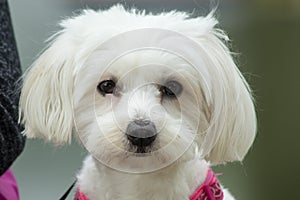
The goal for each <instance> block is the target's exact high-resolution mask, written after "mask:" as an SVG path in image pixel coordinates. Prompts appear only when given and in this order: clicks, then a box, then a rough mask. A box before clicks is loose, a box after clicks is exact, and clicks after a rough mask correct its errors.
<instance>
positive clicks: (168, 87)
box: [160, 81, 182, 97]
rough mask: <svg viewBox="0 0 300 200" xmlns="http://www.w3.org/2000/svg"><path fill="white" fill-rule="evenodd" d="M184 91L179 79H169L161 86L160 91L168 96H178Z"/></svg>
mask: <svg viewBox="0 0 300 200" xmlns="http://www.w3.org/2000/svg"><path fill="white" fill-rule="evenodd" d="M181 91H182V86H181V84H180V83H178V82H177V81H169V82H167V83H166V84H165V85H163V86H161V87H160V92H161V93H162V94H163V95H165V96H168V97H176V96H178V95H179V94H180V93H181Z"/></svg>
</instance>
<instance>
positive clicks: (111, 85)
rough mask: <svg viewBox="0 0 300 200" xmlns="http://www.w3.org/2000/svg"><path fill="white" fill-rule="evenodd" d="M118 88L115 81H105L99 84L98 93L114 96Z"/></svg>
mask: <svg viewBox="0 0 300 200" xmlns="http://www.w3.org/2000/svg"><path fill="white" fill-rule="evenodd" d="M115 87H116V83H115V82H114V81H113V80H105V81H102V82H100V83H99V84H98V86H97V89H98V91H99V92H100V93H101V94H102V95H103V96H105V95H106V94H112V93H113V92H114V89H115Z"/></svg>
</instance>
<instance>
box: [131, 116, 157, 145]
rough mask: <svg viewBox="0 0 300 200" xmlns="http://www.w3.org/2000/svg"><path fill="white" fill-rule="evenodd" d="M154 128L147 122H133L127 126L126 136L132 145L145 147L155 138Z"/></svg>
mask: <svg viewBox="0 0 300 200" xmlns="http://www.w3.org/2000/svg"><path fill="white" fill-rule="evenodd" d="M156 134H157V132H156V127H155V125H154V123H153V122H151V121H149V120H147V121H142V120H135V121H133V122H130V123H129V124H128V126H127V130H126V136H127V139H128V140H129V141H130V143H131V144H132V145H135V146H138V147H146V146H149V145H151V144H152V143H153V142H154V140H155V138H156Z"/></svg>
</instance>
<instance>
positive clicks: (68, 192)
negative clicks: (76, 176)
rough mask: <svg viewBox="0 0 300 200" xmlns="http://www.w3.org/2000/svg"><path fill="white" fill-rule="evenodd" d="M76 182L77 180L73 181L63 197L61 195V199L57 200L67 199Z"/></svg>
mask: <svg viewBox="0 0 300 200" xmlns="http://www.w3.org/2000/svg"><path fill="white" fill-rule="evenodd" d="M76 181H77V180H75V181H74V182H73V184H72V185H71V186H70V187H69V188H68V190H67V191H66V192H65V193H64V195H63V196H62V197H60V199H59V200H65V199H67V197H68V195H69V194H70V192H71V190H72V188H73V187H74V185H75V184H76Z"/></svg>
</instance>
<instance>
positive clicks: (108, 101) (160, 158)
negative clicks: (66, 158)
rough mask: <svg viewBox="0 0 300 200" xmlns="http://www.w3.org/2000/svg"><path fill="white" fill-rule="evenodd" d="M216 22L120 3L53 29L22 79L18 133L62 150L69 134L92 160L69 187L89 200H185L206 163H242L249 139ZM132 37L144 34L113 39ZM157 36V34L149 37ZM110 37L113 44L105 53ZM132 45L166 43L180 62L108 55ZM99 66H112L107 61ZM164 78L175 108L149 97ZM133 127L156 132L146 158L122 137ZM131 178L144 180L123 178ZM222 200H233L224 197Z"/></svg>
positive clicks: (242, 100)
mask: <svg viewBox="0 0 300 200" xmlns="http://www.w3.org/2000/svg"><path fill="white" fill-rule="evenodd" d="M216 24H217V21H216V19H215V18H213V13H211V14H209V15H208V16H206V17H197V18H191V17H189V15H188V14H186V13H183V12H177V11H173V12H168V13H162V14H158V15H152V14H146V13H145V12H139V11H137V10H134V9H132V10H130V11H126V10H125V9H124V8H123V7H122V6H120V5H117V6H114V7H112V8H110V9H108V10H105V11H102V10H100V11H93V10H85V11H83V12H82V14H80V15H79V16H75V17H73V18H69V19H66V20H64V21H62V23H61V26H62V30H61V31H59V32H58V33H57V34H55V35H54V36H53V38H52V42H51V44H50V45H49V47H48V48H47V49H46V50H45V51H44V52H43V53H42V54H41V55H40V56H39V58H38V59H37V60H36V61H35V62H34V64H33V65H32V67H31V68H30V70H29V71H28V72H27V73H26V76H25V79H24V85H23V89H22V93H21V100H20V112H21V113H22V122H23V123H24V124H25V134H26V135H27V136H28V137H42V138H45V139H46V140H49V141H52V142H54V143H59V144H61V143H69V142H70V141H71V137H72V132H75V131H76V133H78V134H76V137H77V138H78V141H79V142H80V143H82V144H83V145H84V146H85V147H86V148H87V149H88V150H89V152H90V153H91V155H90V156H88V158H86V160H85V162H84V166H83V168H82V170H81V172H80V174H79V175H78V187H79V188H80V190H81V191H82V192H83V193H85V194H86V195H87V196H88V197H89V198H90V199H91V200H97V199H101V200H102V199H106V200H111V199H114V200H117V199H120V200H121V199H122V200H126V199H128V200H134V199H164V200H165V199H172V200H176V199H178V200H182V199H188V197H189V196H190V195H191V194H192V193H193V192H194V190H195V189H196V188H197V187H198V186H199V185H201V183H202V182H203V181H204V179H205V175H206V171H207V168H208V167H209V164H208V163H210V164H219V163H225V162H229V161H236V160H238V161H241V160H242V159H243V158H244V156H245V154H246V153H247V151H248V150H249V148H250V146H251V144H252V142H253V140H254V137H255V132H256V117H255V111H254V106H253V103H252V98H251V92H250V89H249V87H248V84H247V83H246V81H245V79H244V78H243V76H242V75H241V73H240V72H239V70H238V69H237V67H236V65H235V63H234V61H233V59H232V56H231V53H230V51H229V50H228V48H227V47H226V45H225V44H224V43H223V42H224V41H225V42H226V41H227V40H228V38H227V36H226V35H225V34H224V32H223V31H221V30H219V29H217V28H215V26H216ZM139 30H146V33H149V34H148V35H146V38H141V37H138V38H135V41H128V40H125V39H124V41H122V39H120V38H122V37H123V38H126V37H127V36H126V33H128V32H131V31H133V34H135V32H134V31H137V32H138V31H139ZM151 30H153V31H154V32H151ZM159 30H161V32H162V34H153V35H152V34H151V33H158V32H159ZM157 31H158V32H157ZM165 33H171V35H172V34H173V33H174V37H175V38H176V37H178V38H180V37H181V36H182V37H184V38H186V40H188V41H190V42H191V43H194V44H195V45H196V47H194V46H193V45H189V42H182V41H183V40H182V41H181V39H176V40H174V41H178V45H177V43H176V42H174V41H173V39H174V38H164V40H161V38H160V37H162V35H164V34H165ZM120 34H121V37H119V38H118V35H120ZM122 34H125V36H122ZM138 35H139V34H138ZM167 35H168V34H167ZM113 37H116V38H115V41H113V42H114V43H113V44H116V46H109V45H108V46H105V43H106V42H107V41H110V40H111V38H113ZM129 37H130V34H129ZM159 38H160V39H159ZM136 41H139V42H141V43H142V42H143V41H145V42H146V43H147V42H148V43H149V44H150V43H155V44H158V45H157V46H163V47H166V46H168V45H171V46H172V45H173V46H172V48H173V49H175V50H177V52H179V53H180V54H182V55H184V56H183V57H180V56H179V55H177V54H176V53H172V52H171V51H170V52H168V51H162V50H158V49H142V50H140V51H133V52H129V53H127V54H126V55H125V54H124V55H122V56H120V57H118V58H117V59H116V58H115V57H114V56H113V55H115V51H116V49H118V48H122V45H123V46H128V45H131V43H134V42H136ZM149 41H151V42H149ZM167 41H170V43H168V44H167ZM172 41H173V42H172ZM108 43H109V42H108ZM123 43H128V44H125V45H124V44H123ZM110 44H111V43H110ZM118 45H120V47H119V46H118ZM104 47H105V48H104ZM108 47H109V48H108ZM114 48H115V49H114ZM108 58H115V60H114V61H113V62H111V63H106V62H110V61H111V59H108ZM185 58H187V59H188V61H191V62H192V63H196V64H197V63H198V64H199V65H193V66H192V64H189V62H187V60H185ZM107 60H108V61H107ZM198 60H200V62H198ZM103 63H106V64H107V66H103V65H102V64H103ZM149 66H150V67H149ZM112 77H113V78H115V79H117V90H118V91H117V94H116V95H105V96H102V95H101V94H99V93H98V92H97V89H96V88H97V85H98V83H99V82H101V81H102V80H106V79H110V78H112ZM170 79H171V80H176V81H178V82H180V83H181V84H182V86H183V91H182V93H181V94H180V96H179V97H178V98H177V99H175V100H169V99H165V98H162V97H161V94H160V91H159V90H158V85H159V84H164V82H165V81H167V80H170ZM134 119H151V121H153V122H154V123H155V125H156V127H157V129H158V130H159V133H158V136H157V139H156V141H155V143H154V144H153V146H152V147H151V148H152V150H153V152H150V153H149V155H147V156H142V157H141V156H136V155H135V154H131V153H130V152H129V153H128V150H129V145H128V141H127V140H126V137H125V136H124V130H125V129H126V126H127V125H128V123H129V122H130V121H132V120H134ZM182 154H183V155H182ZM174 161H175V162H174ZM113 168H114V169H113ZM122 171H123V172H122ZM124 171H125V172H124ZM136 171H143V172H148V173H127V172H136ZM225 199H226V200H229V199H233V197H232V196H231V195H230V194H229V193H228V192H227V190H225Z"/></svg>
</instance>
